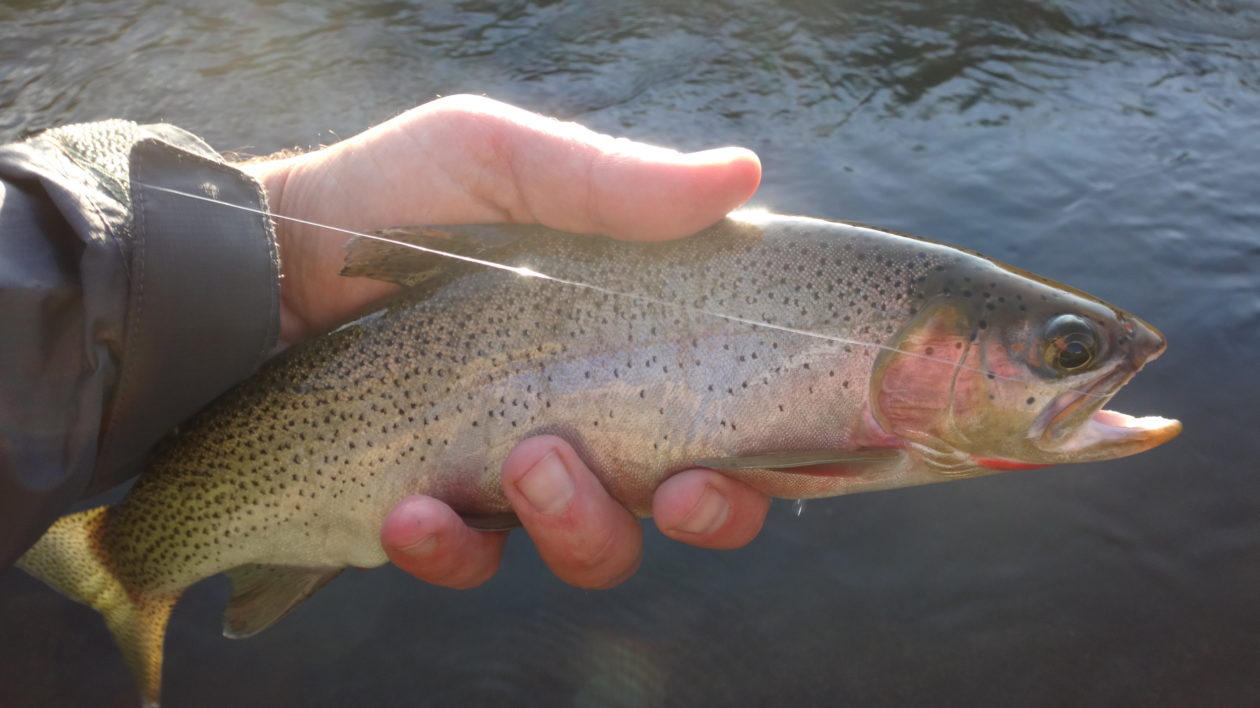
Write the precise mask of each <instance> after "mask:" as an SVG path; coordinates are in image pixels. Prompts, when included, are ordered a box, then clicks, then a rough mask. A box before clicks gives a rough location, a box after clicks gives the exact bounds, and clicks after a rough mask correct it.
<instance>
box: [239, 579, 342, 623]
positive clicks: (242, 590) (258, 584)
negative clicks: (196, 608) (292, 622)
mask: <svg viewBox="0 0 1260 708" xmlns="http://www.w3.org/2000/svg"><path fill="white" fill-rule="evenodd" d="M341 571H342V569H341V568H339V567H338V568H326V567H324V568H321V567H316V568H303V567H295V566H286V565H240V566H237V567H235V568H233V569H231V570H229V571H227V573H226V575H227V576H228V577H229V578H231V579H232V598H231V599H230V600H228V606H227V610H226V611H225V612H224V613H223V636H225V637H228V638H229V639H244V638H245V637H252V636H254V635H255V634H258V633H259V632H261V631H263V630H264V629H266V628H268V627H270V626H271V625H272V624H275V622H276V621H277V620H279V619H280V618H281V617H284V616H285V615H287V614H289V612H290V611H292V610H293V608H294V607H297V606H298V604H299V603H300V602H302V601H303V600H305V599H306V598H308V597H310V596H311V595H313V594H315V591H317V590H319V589H320V588H322V587H324V585H326V584H327V583H328V581H330V580H332V579H333V578H335V577H337V574H338V573H340V572H341Z"/></svg>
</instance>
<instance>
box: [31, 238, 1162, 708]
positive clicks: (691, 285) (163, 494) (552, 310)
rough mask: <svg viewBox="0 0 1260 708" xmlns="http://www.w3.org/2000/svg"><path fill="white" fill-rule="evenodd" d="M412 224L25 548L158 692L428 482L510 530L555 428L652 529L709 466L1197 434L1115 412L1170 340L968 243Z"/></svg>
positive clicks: (907, 477) (919, 471) (915, 470)
mask: <svg viewBox="0 0 1260 708" xmlns="http://www.w3.org/2000/svg"><path fill="white" fill-rule="evenodd" d="M389 235H390V236H391V238H396V239H398V238H400V239H404V240H407V241H410V242H413V243H416V244H417V245H421V246H423V247H425V248H426V249H430V251H429V252H425V253H416V252H413V251H409V250H407V249H405V248H401V247H400V246H398V245H382V244H379V243H373V242H370V241H365V242H360V243H357V244H355V245H354V246H353V247H352V250H351V252H350V254H349V257H348V261H347V267H346V271H345V272H346V274H348V275H359V276H368V277H376V278H380V279H384V280H390V281H394V282H398V283H401V284H404V285H408V286H409V289H408V290H406V291H405V292H404V293H403V294H401V295H400V296H399V297H397V298H396V299H394V300H393V301H392V302H390V303H389V304H388V305H387V306H385V307H383V308H382V309H381V310H379V311H377V312H375V313H372V314H370V315H368V316H367V317H364V318H363V319H361V320H359V321H357V322H355V323H352V324H350V325H347V326H345V327H342V328H341V329H339V330H337V331H335V332H332V333H329V334H327V335H325V336H322V337H318V338H315V339H312V340H310V341H308V342H306V343H304V344H302V345H300V346H298V347H295V348H294V349H293V350H291V351H289V352H287V353H286V354H284V355H282V356H280V357H277V358H276V359H275V360H273V361H272V362H270V363H269V364H268V365H266V366H265V367H264V368H263V369H262V370H261V371H260V372H258V373H257V374H256V375H255V376H253V377H252V378H250V379H249V380H248V381H246V382H244V383H243V384H241V385H240V386H238V387H237V388H235V389H233V390H232V391H230V392H228V393H227V394H225V395H224V396H223V397H222V398H220V399H219V400H218V401H216V402H215V403H213V404H212V405H211V406H210V407H208V408H207V409H206V410H204V411H202V412H201V413H199V414H198V415H197V416H195V417H194V418H193V419H191V420H190V421H188V422H187V423H186V424H185V425H182V426H181V427H180V429H179V431H178V432H176V433H173V434H172V435H170V436H169V437H168V438H166V439H165V440H164V441H163V442H162V443H160V444H159V446H158V447H157V448H156V449H155V450H154V452H153V454H152V456H151V458H150V460H149V461H148V463H147V465H146V469H145V472H144V473H143V474H142V476H141V477H140V479H139V481H138V482H137V484H136V485H135V487H134V488H133V489H132V490H131V492H130V493H129V494H128V495H127V497H126V498H125V499H123V500H122V501H121V502H120V503H119V504H117V505H116V506H114V507H111V508H109V509H107V510H104V511H102V510H99V509H97V510H92V511H91V512H85V514H84V515H77V516H71V517H66V518H65V519H62V520H61V521H59V522H58V524H57V525H56V526H54V528H53V529H52V530H50V532H49V534H48V535H47V536H46V537H45V538H44V539H41V541H40V542H39V543H38V544H37V545H36V546H35V547H34V548H33V549H32V550H31V551H30V552H28V554H27V555H26V556H24V557H23V559H22V561H21V564H22V565H23V567H25V568H27V569H28V570H30V571H31V572H32V573H34V574H35V575H37V576H40V577H43V578H45V579H46V580H48V581H49V582H50V583H51V584H53V585H54V587H57V588H58V589H60V590H61V591H62V592H64V593H66V594H68V595H70V596H71V597H75V598H80V599H85V600H88V601H91V602H92V603H93V604H94V606H96V607H97V608H98V609H99V610H101V611H102V613H103V614H104V615H105V616H106V619H107V622H108V623H109V624H110V627H111V629H112V630H113V631H114V633H115V636H116V638H117V639H118V641H119V644H120V646H121V647H122V648H123V650H124V653H125V655H126V656H127V658H128V661H129V663H130V664H131V667H132V669H133V672H135V674H136V676H137V680H138V682H139V683H140V685H141V688H142V693H143V696H144V697H145V700H146V701H147V702H148V703H150V704H156V701H157V697H158V687H159V680H160V668H161V647H162V634H163V632H164V628H165V622H166V617H167V615H168V614H169V610H170V607H171V606H173V604H174V602H175V600H176V599H178V597H179V594H180V593H182V591H183V589H184V588H186V587H187V586H189V585H191V584H192V583H194V582H197V581H198V580H200V579H202V578H205V577H208V576H211V575H214V574H216V573H220V572H226V573H228V574H229V576H230V577H231V578H232V580H233V587H234V593H233V598H232V600H231V601H230V603H229V607H228V610H227V613H226V615H225V622H224V624H225V633H227V634H228V635H229V636H248V635H250V634H253V633H256V632H258V631H261V630H262V629H264V628H266V627H267V626H269V625H270V624H271V623H273V622H274V621H276V620H278V619H279V618H280V617H281V616H283V615H284V614H285V613H287V612H288V611H289V610H290V609H292V607H293V606H295V605H296V604H297V603H299V602H300V601H301V600H302V599H304V598H305V597H307V596H309V594H311V593H312V592H315V591H316V590H317V589H318V588H319V587H320V586H322V585H323V584H324V583H326V582H328V581H329V580H330V579H331V578H332V577H333V576H335V575H336V573H337V572H339V571H340V569H341V568H343V567H345V566H348V565H353V566H359V567H371V566H377V565H381V564H383V563H385V562H386V556H385V554H384V552H383V550H382V549H381V547H380V545H379V541H378V537H379V530H380V528H381V524H382V522H383V520H384V518H385V516H386V514H387V513H388V512H389V510H390V509H391V508H392V506H393V505H394V504H395V503H397V502H398V500H400V499H402V498H403V497H405V496H407V495H410V494H428V495H431V496H434V497H437V498H439V499H442V500H444V501H445V502H447V503H448V504H450V505H451V506H452V507H453V508H454V509H455V510H456V511H458V512H459V513H461V514H463V515H465V516H466V518H469V519H472V520H476V519H500V520H502V519H504V518H508V519H510V518H511V517H510V514H511V507H510V505H509V504H508V502H507V500H506V497H505V496H504V493H503V490H502V488H501V485H500V481H499V467H500V464H501V463H502V461H503V459H504V458H505V457H506V456H507V454H508V452H509V450H510V449H511V448H512V447H513V446H514V445H515V444H516V443H517V442H519V441H520V440H521V439H522V438H524V437H527V436H532V435H538V434H543V433H550V434H555V435H558V436H560V437H562V438H564V439H566V440H567V441H569V442H570V443H572V444H573V445H574V447H575V448H576V449H577V451H578V452H579V454H580V455H581V456H582V458H583V459H584V460H585V461H586V462H587V463H588V464H589V465H590V467H591V469H592V470H593V471H594V472H595V474H596V475H597V476H599V478H600V480H601V481H602V483H603V484H604V486H605V487H606V488H607V489H608V491H609V492H610V493H611V494H612V495H613V497H614V498H616V499H617V500H618V501H620V502H621V503H622V504H624V505H625V506H626V507H627V508H628V509H629V510H630V511H632V512H634V513H635V514H637V515H640V516H646V515H648V514H649V513H650V510H651V500H652V493H653V491H654V490H655V489H656V487H657V486H658V485H659V484H660V482H661V481H663V480H664V479H665V478H666V477H668V476H669V475H670V474H673V473H675V472H678V471H681V470H683V469H686V468H688V467H691V466H694V465H695V464H696V463H697V462H703V463H704V464H705V465H706V466H711V467H716V468H719V469H723V470H724V471H726V473H728V474H730V475H732V476H735V477H736V478H738V479H741V480H743V481H744V482H746V483H748V484H749V485H751V486H753V487H754V488H756V489H759V490H761V491H762V492H765V493H767V494H771V495H774V496H779V497H788V498H810V497H820V496H832V495H836V494H843V493H848V492H856V491H870V490H878V489H888V488H895V487H904V486H910V485H915V484H925V483H930V482H936V481H943V480H947V479H955V478H959V477H967V476H976V475H979V474H987V473H991V472H995V471H1001V470H1004V469H1013V468H1019V467H1021V466H1042V465H1044V464H1054V463H1058V462H1071V461H1078V460H1087V459H1106V458H1109V457H1116V456H1120V455H1123V454H1131V453H1133V452H1138V451H1140V450H1143V449H1147V448H1149V447H1152V446H1154V445H1156V444H1159V443H1160V442H1163V441H1164V440H1167V439H1169V438H1170V437H1171V436H1172V435H1175V434H1176V432H1177V430H1179V425H1177V424H1175V422H1173V421H1163V420H1162V419H1132V418H1129V417H1127V416H1122V415H1121V414H1114V413H1111V412H1108V411H1101V412H1100V411H1099V407H1100V406H1101V404H1102V402H1104V401H1105V400H1106V399H1107V398H1109V397H1110V395H1111V394H1113V393H1114V392H1115V390H1116V389H1118V388H1119V386H1121V385H1123V383H1124V382H1125V381H1127V380H1128V378H1129V377H1131V376H1132V375H1133V374H1134V373H1136V371H1137V370H1138V369H1139V368H1140V367H1141V366H1142V365H1143V364H1145V363H1146V362H1147V361H1148V360H1150V359H1152V358H1154V357H1155V356H1158V354H1159V353H1160V352H1161V351H1162V350H1163V346H1164V343H1163V340H1162V338H1161V337H1160V336H1159V335H1158V333H1156V332H1155V331H1154V330H1153V329H1152V328H1150V327H1149V326H1147V325H1145V323H1142V322H1141V321H1140V320H1137V319H1136V318H1133V317H1132V316H1131V315H1128V314H1127V313H1124V312H1123V311H1121V310H1118V309H1116V308H1114V307H1111V306H1110V305H1107V304H1105V303H1102V302H1100V301H1098V300H1096V299H1094V298H1091V297H1089V296H1086V295H1084V294H1083V293H1079V292H1077V291H1074V290H1071V289H1070V288H1066V287H1064V286H1060V285H1058V284H1055V283H1051V282H1050V281H1046V280H1044V279H1040V278H1037V277H1036V276H1032V275H1030V274H1027V273H1024V272H1023V271H1019V270H1016V269H1013V268H1009V267H1007V266H1003V265H1001V264H998V263H995V262H993V261H990V260H988V259H986V258H984V257H982V256H979V255H977V254H972V253H968V252H964V251H960V250H958V249H954V248H952V247H949V246H945V245H942V244H937V243H933V242H929V241H924V240H920V239H914V238H911V237H904V236H900V235H896V234H891V233H888V232H884V231H879V230H876V229H871V228H867V227H861V226H855V225H850V224H842V223H835V222H824V221H819V220H814V219H805V218H799V217H780V216H773V215H759V216H755V215H750V216H749V217H747V218H745V219H739V220H737V219H728V220H725V221H723V222H721V223H719V224H718V225H716V226H714V227H712V228H710V229H708V230H706V231H705V232H702V233H701V234H697V235H695V236H692V237H689V238H687V239H682V240H679V241H675V242H669V243H662V244H654V245H646V244H637V243H625V242H616V241H610V240H604V239H596V238H591V237H581V236H574V235H570V234H562V233H559V232H554V231H550V230H547V229H542V228H540V227H532V226H503V225H500V226H480V227H477V226H472V227H428V228H418V229H412V230H407V231H401V232H391V233H390V234H389ZM433 249H436V250H449V251H451V252H453V253H456V254H462V255H463V256H468V257H471V258H478V259H485V260H489V261H492V262H493V263H496V264H501V266H506V267H507V269H505V268H503V267H496V268H488V267H481V266H477V265H472V264H470V263H468V262H460V261H454V260H449V259H443V258H442V257H441V256H438V255H434V253H433V252H432V250H433ZM511 269H516V271H517V272H513V271H512V270H511ZM520 273H532V274H535V275H537V276H538V277H523V276H522V275H521V274H520ZM1065 318H1066V319H1065ZM1064 327H1068V330H1070V332H1069V334H1067V335H1064V334H1061V332H1060V330H1063V328H1064ZM1073 328H1075V329H1073ZM1082 328H1083V329H1082ZM1064 331H1067V330H1064ZM1086 334H1088V335H1089V336H1090V337H1092V339H1089V340H1088V341H1089V342H1091V346H1092V347H1093V349H1091V350H1090V352H1091V355H1092V356H1093V359H1091V361H1090V363H1089V364H1088V365H1087V366H1082V367H1077V368H1079V370H1076V369H1075V368H1074V369H1072V370H1068V369H1065V368H1063V367H1062V366H1059V368H1058V369H1056V366H1058V363H1057V362H1058V359H1056V357H1057V356H1058V351H1059V350H1058V349H1056V348H1055V347H1060V346H1066V344H1064V342H1067V339H1064V337H1068V336H1069V335H1070V336H1071V337H1076V338H1077V339H1075V340H1073V341H1076V342H1077V344H1078V345H1079V343H1080V342H1079V341H1078V340H1080V338H1081V337H1085V336H1086ZM1074 346H1075V345H1074ZM1060 369H1062V370H1060ZM101 598H104V599H103V600H102V599H101Z"/></svg>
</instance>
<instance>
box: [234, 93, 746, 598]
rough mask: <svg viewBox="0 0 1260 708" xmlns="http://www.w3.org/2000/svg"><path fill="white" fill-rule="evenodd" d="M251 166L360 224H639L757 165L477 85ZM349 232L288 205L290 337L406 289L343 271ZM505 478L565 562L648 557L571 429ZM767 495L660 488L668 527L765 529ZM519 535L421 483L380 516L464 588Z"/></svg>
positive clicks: (393, 547)
mask: <svg viewBox="0 0 1260 708" xmlns="http://www.w3.org/2000/svg"><path fill="white" fill-rule="evenodd" d="M243 168H244V169H245V170H247V171H248V172H250V173H252V174H253V175H254V176H255V177H257V178H258V179H259V181H260V182H262V184H263V185H264V187H265V188H266V190H267V193H268V199H269V205H270V207H271V209H272V211H274V212H276V213H278V214H283V215H287V216H295V217H300V218H302V219H306V220H309V221H313V222H318V223H321V224H329V225H333V226H339V227H342V228H346V229H351V230H355V231H369V230H373V229H378V228H386V227H392V226H401V225H411V224H457V223H487V222H503V221H509V222H528V223H540V224H544V225H546V226H550V227H552V228H557V229H563V230H566V231H573V232H578V233H595V234H603V235H606V236H611V237H613V238H624V239H634V240H642V241H655V240H662V239H668V238H676V237H681V236H684V235H687V234H690V233H693V232H695V231H698V230H700V229H702V228H704V227H705V226H708V225H709V224H711V223H713V222H714V221H716V220H717V219H719V218H721V217H722V216H723V215H724V214H726V213H727V212H728V211H730V210H731V209H733V208H735V207H737V206H738V205H740V204H742V203H743V202H744V201H745V200H747V199H748V197H749V196H751V195H752V193H753V191H754V190H755V189H756V187H757V183H758V181H759V179H760V164H759V163H758V161H757V158H756V156H755V155H753V154H752V153H750V152H748V151H746V150H742V149H738V148H723V149H718V150H710V151H705V152H700V153H692V154H682V153H678V152H675V151H672V150H667V149H663V148H657V147H652V146H648V145H644V144H641V143H635V142H631V141H628V140H624V139H614V138H611V137H609V136H606V135H600V134H597V133H594V132H591V131H590V130H587V129H586V128H583V127H581V126H578V125H575V124H572V123H561V122H558V121H555V120H552V119H549V118H545V117H542V116H539V115H537V114H534V113H530V112H528V111H524V110H522V109H519V108H515V107H512V106H508V105H506V104H502V103H499V102H497V101H492V100H490V99H485V98H478V97H473V96H454V97H450V98H445V99H440V100H437V101H433V102H431V103H428V104H425V105H423V106H420V107H418V108H416V109H413V110H411V111H408V112H407V113H404V114H403V115H401V116H398V117H397V118H394V119H393V120H390V121H388V122H386V123H383V124H381V125H379V126H377V127H375V128H372V129H370V130H368V131H366V132H364V133H361V134H360V135H357V136H355V137H353V138H350V139H348V140H346V141H343V142H341V143H338V144H336V145H334V146H332V147H329V148H326V149H324V150H320V151H318V152H313V153H309V154H305V155H299V156H296V157H292V158H287V159H284V160H273V161H268V162H259V163H253V164H250V165H245V166H243ZM347 238H348V237H347V236H346V235H344V234H341V233H338V232H334V231H330V230H327V229H319V228H317V227H312V226H304V225H301V224H295V223H293V222H287V221H283V220H278V222H277V240H278V244H279V249H280V257H281V268H282V273H283V280H282V285H281V333H280V336H281V344H282V346H287V345H291V344H294V343H296V342H298V341H301V340H302V339H305V338H306V337H309V336H311V335H313V334H317V333H319V332H323V331H326V330H328V329H331V328H333V327H335V326H336V325H338V324H340V323H342V322H344V321H345V320H347V319H349V318H350V317H352V316H353V315H354V314H356V313H357V312H359V311H361V310H362V309H364V308H365V306H367V305H368V304H370V303H371V302H373V301H375V300H377V299H379V298H380V297H382V296H384V295H386V294H388V293H389V292H391V291H393V290H394V289H395V288H394V286H391V285H388V284H385V283H381V282H378V281H374V280H367V279H362V278H344V277H341V276H339V275H338V272H339V271H340V269H341V264H342V259H343V252H342V250H341V246H342V245H343V244H344V243H345V241H346V240H347ZM503 487H504V491H505V492H506V494H507V496H508V499H509V501H511V503H512V506H513V508H514V510H515V511H516V513H517V515H518V517H519V518H520V519H521V522H522V524H523V525H524V526H525V529H526V531H527V532H528V533H529V534H530V536H531V538H532V539H533V540H534V542H535V544H536V545H537V547H538V550H539V553H540V554H541V555H542V557H543V559H544V560H545V561H546V563H547V564H548V566H549V567H550V568H551V569H552V570H553V571H554V572H555V573H556V575H558V576H559V577H560V578H561V579H563V580H565V581H567V582H569V583H572V584H574V585H578V586H580V587H590V588H598V587H611V586H613V585H616V584H617V583H619V582H621V581H622V580H625V579H626V578H628V577H629V576H630V575H631V574H632V573H633V572H634V570H635V569H636V568H637V567H638V564H639V559H640V555H641V553H642V539H641V535H642V530H641V527H640V525H639V523H638V521H637V520H635V519H634V517H633V516H632V515H631V514H630V513H629V512H628V511H627V510H626V509H625V508H624V507H622V506H621V505H620V504H619V503H618V502H617V501H616V500H615V499H613V498H612V497H611V496H609V495H608V493H607V492H606V491H605V490H604V489H603V487H602V486H601V485H600V484H599V482H598V480H597V479H596V477H595V476H594V475H593V474H592V473H591V472H590V470H589V469H588V468H587V467H586V466H585V465H584V464H583V463H582V461H581V460H580V459H579V458H578V456H577V454H576V453H575V452H574V451H573V449H572V448H571V447H570V446H569V445H568V444H567V443H565V442H564V441H562V440H560V439H559V438H554V437H550V436H543V437H538V438H533V439H530V440H526V441H524V442H522V443H521V444H520V445H518V446H517V447H516V448H515V449H514V450H513V451H512V453H511V454H510V455H509V456H508V458H507V460H506V461H505V462H504V465H503ZM768 506H769V500H768V499H767V498H766V497H765V495H763V494H761V493H759V492H757V491H755V490H753V489H752V488H751V487H748V486H746V485H744V484H742V483H740V482H737V481H735V480H732V479H729V478H727V477H723V476H722V475H720V474H718V473H716V472H713V471H711V470H699V469H697V470H688V471H686V472H682V473H680V474H678V475H675V476H673V477H671V478H670V479H668V480H666V481H665V482H664V483H663V484H662V485H661V486H660V487H659V488H658V490H657V491H656V494H655V497H654V503H653V516H654V518H655V519H656V523H657V525H658V526H659V527H660V528H661V530H662V532H664V533H665V534H666V535H667V536H669V537H671V538H675V539H677V540H680V541H683V542H686V543H690V544H693V545H697V546H703V547H706V548H735V547H738V546H741V545H743V544H745V543H747V542H748V541H750V540H751V539H752V538H753V537H754V536H756V534H757V532H758V530H759V529H760V528H761V523H762V521H763V519H764V517H765V513H766V510H767V508H768ZM505 539H506V534H505V533H503V532H484V531H477V530H474V529H471V528H469V527H468V526H466V525H465V524H464V523H463V521H462V520H461V519H460V518H459V516H458V515H457V514H456V513H455V512H454V511H453V510H452V509H451V508H450V507H448V506H447V505H445V504H444V503H442V502H441V501H439V500H437V499H433V498H431V497H418V496H417V497H409V498H408V499H405V500H403V501H402V502H401V503H399V504H398V505H397V506H396V507H395V508H394V509H393V510H392V511H391V512H390V514H389V515H388V517H387V518H386V520H385V523H384V525H383V527H382V531H381V541H382V545H383V546H384V547H385V550H386V553H387V554H388V555H389V557H390V559H391V560H392V561H393V562H394V563H395V564H397V565H398V566H400V567H402V568H403V569H404V570H406V571H408V572H409V573H411V574H412V575H415V576H416V577H418V578H420V579H422V580H426V581H428V582H431V583H435V584H438V585H445V586H448V587H456V588H465V587H472V586H474V585H477V584H480V583H481V582H484V581H485V580H487V579H489V578H490V576H492V575H493V574H494V572H495V570H496V568H497V567H498V563H499V557H500V555H501V553H502V548H503V543H504V541H505Z"/></svg>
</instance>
